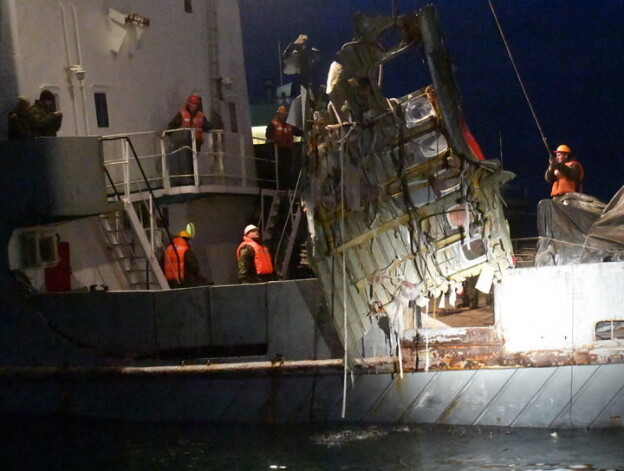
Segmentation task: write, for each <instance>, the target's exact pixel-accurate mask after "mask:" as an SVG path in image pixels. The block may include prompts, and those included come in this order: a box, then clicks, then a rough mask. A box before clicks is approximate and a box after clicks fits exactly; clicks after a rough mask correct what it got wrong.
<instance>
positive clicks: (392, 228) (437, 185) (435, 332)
mask: <svg viewBox="0 0 624 471" xmlns="http://www.w3.org/2000/svg"><path fill="white" fill-rule="evenodd" d="M355 28H356V39H355V40H354V41H352V42H349V43H347V44H345V45H344V46H343V47H342V49H341V50H340V51H339V52H338V53H337V58H336V60H335V62H334V63H333V64H332V65H331V67H330V71H329V74H328V78H327V85H326V90H325V92H326V94H327V97H328V100H327V101H326V102H325V101H323V100H322V99H319V96H318V94H317V97H316V101H315V100H313V99H312V97H314V95H315V94H314V91H313V90H312V89H311V85H310V81H309V80H308V79H306V78H305V77H304V79H303V80H302V83H304V84H307V85H308V88H307V89H306V90H305V93H304V96H305V97H308V98H306V99H305V100H303V102H304V103H306V106H304V107H303V109H304V112H303V116H304V117H305V122H306V124H305V126H306V128H307V137H306V142H305V145H306V148H307V159H305V162H306V167H305V168H304V174H305V175H306V177H307V178H306V180H305V181H304V184H303V190H302V192H303V201H304V205H305V208H306V211H307V217H308V224H309V233H310V237H309V244H310V258H311V262H312V264H313V266H314V267H315V271H316V273H317V275H318V277H319V279H320V281H321V284H322V289H323V291H324V293H325V297H326V299H327V300H328V304H329V305H330V310H331V311H332V312H333V315H334V321H335V325H336V330H337V331H338V332H339V335H340V336H341V339H342V342H343V345H345V346H346V351H347V352H348V356H349V357H350V358H352V359H361V358H366V357H374V356H376V355H379V354H380V353H384V354H385V353H388V351H389V352H390V354H392V355H398V363H399V365H400V369H401V372H403V371H404V370H407V371H416V370H428V369H431V368H432V369H464V368H488V367H501V366H506V367H522V366H553V365H564V364H587V363H593V362H601V361H608V362H610V361H616V362H618V361H622V359H623V355H622V349H621V346H620V347H618V348H615V349H614V350H609V349H607V350H604V349H602V348H601V347H599V346H598V344H599V343H600V341H598V340H600V338H599V336H597V335H596V333H595V332H596V331H597V330H600V328H602V329H603V330H604V329H605V328H606V327H605V325H602V324H601V322H606V323H608V324H609V325H610V326H611V327H613V325H616V327H619V328H620V329H621V327H622V326H621V324H622V322H621V321H612V320H611V319H612V318H613V317H614V316H615V318H616V319H621V318H622V316H621V314H620V313H619V312H618V313H617V314H616V313H609V314H608V315H607V314H605V311H606V312H609V311H612V310H613V309H612V308H605V310H604V311H603V317H604V320H603V318H602V317H601V316H600V315H599V316H598V317H600V319H598V318H594V317H593V316H591V315H589V311H587V312H586V313H585V314H586V317H585V318H584V320H580V319H579V318H578V317H575V316H574V314H572V315H570V312H576V313H577V315H578V312H580V311H579V310H578V306H573V302H572V301H571V304H570V305H566V307H565V308H564V309H561V308H560V306H556V307H554V308H553V306H552V302H550V301H548V299H551V297H550V296H549V295H548V293H557V294H560V295H561V296H564V297H565V299H569V293H570V291H572V290H573V289H576V290H577V291H576V292H577V293H578V292H579V291H580V290H581V288H579V287H578V286H577V287H576V288H574V287H573V284H574V283H573V281H575V282H576V284H580V283H581V281H580V279H578V277H581V278H582V276H581V274H580V272H581V269H580V268H577V271H576V272H575V277H577V279H576V280H574V277H572V276H571V275H568V274H563V273H557V274H555V273H546V272H542V273H540V272H537V273H536V272H535V271H534V270H536V269H535V268H531V269H515V270H512V268H513V267H514V265H515V258H514V254H513V249H512V242H511V239H510V234H509V226H508V223H507V221H506V219H505V216H504V213H503V208H504V201H503V199H502V197H501V188H502V186H503V184H504V183H505V182H507V181H509V180H510V179H512V178H513V177H514V175H513V174H512V173H511V172H508V171H505V170H503V169H502V168H501V165H500V162H499V161H496V160H485V158H484V156H483V153H482V151H481V149H480V148H479V145H478V144H477V142H476V140H475V138H474V137H473V136H472V134H471V132H470V130H469V128H468V126H467V124H466V121H465V119H464V115H463V112H462V107H461V103H460V95H459V92H458V88H457V86H456V84H455V81H454V77H453V72H452V67H451V63H450V60H449V58H448V53H447V51H446V49H445V48H444V46H443V43H442V40H441V37H440V31H439V29H438V28H439V27H438V22H437V18H436V11H435V9H434V8H433V7H431V6H430V7H425V8H423V9H422V10H420V11H418V12H416V13H413V14H409V15H404V16H399V17H396V18H392V17H367V16H365V15H358V16H357V17H356V19H355ZM389 31H394V32H395V33H396V32H398V35H399V38H400V39H399V40H398V42H397V43H395V44H394V45H392V46H390V47H384V46H382V45H381V44H382V43H383V40H384V37H385V36H386V35H387V34H388V32H389ZM306 43H307V38H306V37H304V36H300V38H299V39H298V40H297V41H295V42H294V43H293V45H291V46H290V47H289V48H288V49H287V53H288V55H289V57H287V60H290V61H291V62H292V61H293V60H298V61H299V64H302V63H303V62H304V61H306V60H307V61H308V64H307V65H305V66H303V67H300V68H299V70H300V71H301V72H302V73H304V74H305V73H306V72H307V71H309V70H310V67H311V66H310V65H309V62H310V58H313V53H312V51H310V49H309V47H308V45H307V44H306ZM402 55H404V56H407V57H409V60H410V61H411V62H412V63H417V62H421V63H425V65H426V68H425V71H424V72H425V74H424V76H423V77H414V78H413V79H414V81H415V82H418V81H423V80H430V81H431V82H430V83H429V84H427V83H426V82H425V84H424V85H423V86H422V87H420V88H419V89H418V90H416V91H414V92H412V93H408V94H406V95H404V96H401V97H399V98H395V97H388V96H386V95H384V92H383V90H384V89H383V85H384V83H383V82H384V78H385V76H384V75H385V74H384V72H385V70H386V69H387V68H388V67H389V64H390V63H391V62H392V61H394V60H397V58H399V56H402ZM293 58H294V59H293ZM403 79H404V80H407V79H406V78H405V77H403ZM603 268H604V267H603ZM558 269H559V270H562V269H563V270H565V269H564V268H562V267H558ZM568 269H571V268H570V267H568ZM583 269H587V270H589V271H588V272H587V274H585V275H583V276H589V277H591V276H593V275H592V274H591V273H590V272H591V270H597V269H599V268H598V267H593V268H589V267H583ZM611 269H612V270H615V272H614V273H617V276H616V278H614V282H617V281H616V280H620V281H621V278H622V275H621V273H620V272H619V271H617V269H616V268H615V267H611ZM557 276H564V277H565V278H566V279H568V280H570V283H569V284H568V285H566V286H565V287H563V288H562V287H561V286H553V281H552V280H555V279H557ZM503 281H504V282H503ZM583 289H584V290H591V289H592V288H589V286H587V285H586V286H584V288H583ZM495 290H496V292H497V296H496V298H495V299H493V293H494V291H495ZM468 291H471V292H468ZM587 292H589V291H587ZM479 293H482V294H479ZM486 294H487V296H486ZM545 296H548V299H545ZM480 298H481V306H479V303H480ZM460 300H461V303H460ZM585 302H589V301H587V300H585ZM470 307H472V308H473V309H467V308H470ZM575 309H576V310H575ZM591 312H592V313H594V312H596V311H595V310H592V311H591ZM544 314H548V315H550V317H551V321H550V322H548V321H546V322H545V321H544V320H543V318H544ZM518 319H523V320H524V321H523V322H519V321H518ZM613 322H615V324H613ZM581 325H582V326H583V329H584V330H578V331H576V333H575V334H574V336H573V337H574V338H571V337H570V335H569V333H570V329H571V330H572V331H573V330H574V328H575V327H576V328H580V326H581ZM599 325H602V327H598V326H599ZM595 329H597V330H596V331H595ZM615 330H617V328H616V329H615ZM581 332H582V333H581ZM597 339H598V340H597Z"/></svg>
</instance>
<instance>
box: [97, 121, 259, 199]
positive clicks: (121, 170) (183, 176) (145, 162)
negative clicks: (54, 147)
mask: <svg viewBox="0 0 624 471" xmlns="http://www.w3.org/2000/svg"><path fill="white" fill-rule="evenodd" d="M203 136H204V142H203V144H202V145H199V143H198V142H197V140H196V136H195V130H194V129H193V128H179V129H171V130H166V131H164V132H162V133H157V132H153V131H150V132H139V133H128V134H118V135H109V136H102V138H101V141H102V149H103V155H104V165H105V167H106V169H107V171H108V172H109V174H110V176H111V177H110V178H111V181H112V183H111V182H109V183H108V184H107V194H109V195H111V196H112V194H113V186H116V187H118V188H123V191H122V193H123V194H124V195H125V196H126V197H127V198H130V197H131V195H132V194H136V193H138V192H140V191H144V190H146V189H147V186H149V187H151V188H152V189H153V190H155V191H159V190H170V189H171V188H175V187H183V186H191V187H199V186H205V185H212V186H215V185H216V186H219V187H222V188H227V187H239V188H240V187H243V188H246V187H252V188H255V187H257V182H256V165H255V164H254V158H253V157H251V156H250V155H251V150H250V145H251V140H250V138H249V136H245V135H243V134H238V133H228V132H225V131H223V130H212V131H210V132H208V133H204V134H203ZM131 146H132V147H133V149H134V151H135V152H136V158H135V157H134V156H133V155H132V154H133V152H132V150H131V148H130V147H131ZM140 168H142V169H143V171H144V173H145V176H144V175H142V173H141V171H140ZM193 192H197V191H196V190H193ZM176 193H183V190H182V191H176Z"/></svg>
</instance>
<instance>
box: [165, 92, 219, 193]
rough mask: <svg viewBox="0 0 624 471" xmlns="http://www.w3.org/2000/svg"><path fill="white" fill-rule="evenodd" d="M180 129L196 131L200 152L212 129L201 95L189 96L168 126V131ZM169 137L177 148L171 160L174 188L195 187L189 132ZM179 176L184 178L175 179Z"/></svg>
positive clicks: (177, 132) (170, 134) (170, 169)
mask: <svg viewBox="0 0 624 471" xmlns="http://www.w3.org/2000/svg"><path fill="white" fill-rule="evenodd" d="M180 128H194V129H195V131H194V134H195V146H196V149H197V152H200V151H201V148H202V144H203V142H204V133H205V132H208V131H210V130H211V129H212V124H211V123H210V121H208V120H207V119H206V116H204V112H203V110H202V99H201V97H200V96H199V95H196V94H193V95H189V96H188V98H187V99H186V103H184V105H183V106H182V108H180V110H179V111H178V113H177V114H176V115H175V116H174V117H173V119H172V120H171V121H170V122H169V124H168V126H167V129H180ZM168 135H169V138H170V139H171V142H172V143H173V145H174V148H175V149H174V152H172V154H171V158H170V159H169V174H170V175H172V176H174V178H172V184H173V185H174V186H179V185H193V184H194V183H195V180H194V178H193V177H192V175H193V173H194V170H193V154H192V152H191V149H192V136H191V134H190V132H189V131H176V132H172V133H169V134H168ZM177 175H184V177H175V176H177Z"/></svg>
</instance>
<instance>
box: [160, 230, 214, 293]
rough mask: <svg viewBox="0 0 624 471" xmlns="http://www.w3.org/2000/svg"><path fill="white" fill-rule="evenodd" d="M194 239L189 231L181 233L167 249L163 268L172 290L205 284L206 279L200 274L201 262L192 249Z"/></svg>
mask: <svg viewBox="0 0 624 471" xmlns="http://www.w3.org/2000/svg"><path fill="white" fill-rule="evenodd" d="M192 238H193V235H192V234H190V233H189V231H187V230H183V231H180V232H178V234H177V235H176V236H175V237H174V238H173V239H171V243H170V244H169V245H168V246H167V247H166V248H165V253H164V254H163V262H162V266H163V271H164V272H165V278H166V279H167V281H168V282H169V286H170V287H171V288H188V287H190V286H197V285H201V284H205V279H204V278H203V277H202V276H200V274H199V260H198V259H197V255H195V252H193V250H192V249H191V244H190V240H191V239H192Z"/></svg>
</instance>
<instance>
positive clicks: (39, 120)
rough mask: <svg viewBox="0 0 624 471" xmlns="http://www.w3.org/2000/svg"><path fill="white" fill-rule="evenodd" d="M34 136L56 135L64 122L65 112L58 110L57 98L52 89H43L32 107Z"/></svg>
mask: <svg viewBox="0 0 624 471" xmlns="http://www.w3.org/2000/svg"><path fill="white" fill-rule="evenodd" d="M30 115H31V117H32V122H33V136H35V137H38V136H56V133H57V131H58V130H59V129H60V128H61V123H62V122H63V113H62V112H60V111H56V99H55V98H54V94H53V93H52V92H51V91H50V90H43V91H42V92H41V94H40V95H39V99H38V100H36V101H35V104H34V105H32V106H31V107H30Z"/></svg>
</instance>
